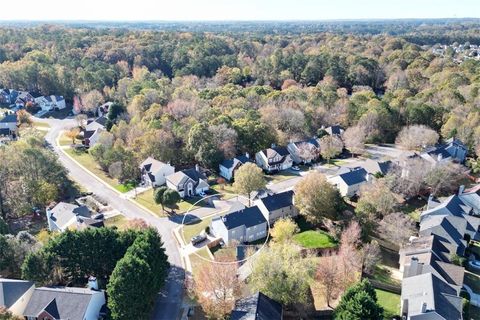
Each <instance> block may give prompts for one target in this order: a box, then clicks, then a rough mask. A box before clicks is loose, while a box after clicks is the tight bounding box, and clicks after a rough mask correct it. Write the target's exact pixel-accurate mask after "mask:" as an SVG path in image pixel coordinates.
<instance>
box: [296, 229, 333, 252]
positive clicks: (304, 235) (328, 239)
mask: <svg viewBox="0 0 480 320" xmlns="http://www.w3.org/2000/svg"><path fill="white" fill-rule="evenodd" d="M293 240H294V241H295V242H296V243H298V244H299V245H301V246H302V247H304V248H308V249H320V248H334V247H336V246H337V243H336V241H335V240H334V239H333V237H332V236H330V235H329V234H328V233H326V232H323V231H320V230H307V231H304V232H300V233H297V234H296V235H294V236H293Z"/></svg>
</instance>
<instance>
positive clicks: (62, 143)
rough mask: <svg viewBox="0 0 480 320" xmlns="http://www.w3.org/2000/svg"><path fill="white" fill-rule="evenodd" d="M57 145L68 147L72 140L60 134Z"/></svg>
mask: <svg viewBox="0 0 480 320" xmlns="http://www.w3.org/2000/svg"><path fill="white" fill-rule="evenodd" d="M58 144H59V145H60V146H69V145H71V144H72V139H71V138H69V137H67V136H66V135H65V133H62V134H61V135H60V137H59V138H58Z"/></svg>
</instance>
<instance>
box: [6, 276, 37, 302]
mask: <svg viewBox="0 0 480 320" xmlns="http://www.w3.org/2000/svg"><path fill="white" fill-rule="evenodd" d="M32 286H33V282H31V281H25V280H15V279H4V278H0V307H6V308H10V307H11V306H12V305H14V304H15V302H17V300H18V299H20V298H21V297H22V296H23V295H24V294H25V292H27V291H28V289H30V288H31V287H32Z"/></svg>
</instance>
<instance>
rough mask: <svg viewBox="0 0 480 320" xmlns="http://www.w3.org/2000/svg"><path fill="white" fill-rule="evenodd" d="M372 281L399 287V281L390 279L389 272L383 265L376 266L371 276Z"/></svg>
mask: <svg viewBox="0 0 480 320" xmlns="http://www.w3.org/2000/svg"><path fill="white" fill-rule="evenodd" d="M373 279H375V280H377V281H380V282H383V283H386V284H391V285H400V281H398V280H397V279H394V278H392V275H391V272H390V270H388V268H387V267H385V266H383V265H377V266H376V267H375V272H374V274H373Z"/></svg>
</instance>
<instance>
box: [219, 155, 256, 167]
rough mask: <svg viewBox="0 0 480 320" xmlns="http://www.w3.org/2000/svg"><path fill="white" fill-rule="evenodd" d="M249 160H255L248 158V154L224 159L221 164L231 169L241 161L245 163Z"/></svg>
mask: <svg viewBox="0 0 480 320" xmlns="http://www.w3.org/2000/svg"><path fill="white" fill-rule="evenodd" d="M247 162H253V161H252V160H251V159H250V158H248V157H247V156H246V155H242V156H238V157H235V158H232V159H225V160H223V161H222V163H221V164H220V165H221V166H222V167H225V168H227V169H230V168H235V167H236V166H237V165H238V164H239V163H240V164H245V163H247Z"/></svg>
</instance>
